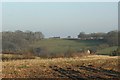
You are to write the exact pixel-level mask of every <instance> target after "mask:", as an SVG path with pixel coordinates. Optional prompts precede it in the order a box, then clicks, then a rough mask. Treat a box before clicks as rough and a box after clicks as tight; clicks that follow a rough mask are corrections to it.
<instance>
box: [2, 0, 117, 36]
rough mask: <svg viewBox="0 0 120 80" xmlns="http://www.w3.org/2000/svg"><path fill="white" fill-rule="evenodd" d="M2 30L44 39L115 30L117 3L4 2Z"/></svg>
mask: <svg viewBox="0 0 120 80" xmlns="http://www.w3.org/2000/svg"><path fill="white" fill-rule="evenodd" d="M2 14H3V15H2V30H3V31H6V30H11V31H14V30H23V31H25V30H31V31H41V32H43V34H44V35H45V37H51V36H61V37H67V36H69V35H70V36H73V37H76V36H77V35H78V34H79V32H81V31H83V32H86V33H91V32H108V31H111V30H116V29H117V28H118V3H117V2H5V3H3V4H2Z"/></svg>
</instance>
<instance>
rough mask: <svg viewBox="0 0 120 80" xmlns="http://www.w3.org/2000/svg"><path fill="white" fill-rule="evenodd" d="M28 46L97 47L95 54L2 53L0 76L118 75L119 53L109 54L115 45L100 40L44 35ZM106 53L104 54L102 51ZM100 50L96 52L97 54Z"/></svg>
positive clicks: (74, 79)
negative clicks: (59, 37) (45, 54)
mask: <svg viewBox="0 0 120 80" xmlns="http://www.w3.org/2000/svg"><path fill="white" fill-rule="evenodd" d="M29 47H33V48H41V49H44V51H45V52H44V51H43V54H44V53H47V55H48V54H51V53H55V54H58V55H59V54H62V53H67V54H68V53H74V54H76V53H78V54H81V52H80V51H81V49H82V50H88V49H96V50H97V52H96V53H95V54H86V53H85V52H84V53H83V52H82V53H83V54H82V55H80V56H72V57H65V56H63V57H54V58H52V57H46V58H43V57H41V56H36V55H31V54H22V55H21V54H11V53H9V54H2V60H3V62H2V75H1V76H2V78H47V79H49V78H52V79H56V78H58V79H65V80H66V79H68V80H79V79H83V80H84V79H85V80H93V79H96V78H97V79H98V80H101V79H102V80H104V79H105V80H106V79H112V80H114V79H118V78H119V76H118V75H120V72H119V70H118V56H109V55H110V54H111V51H113V50H116V49H117V46H113V47H109V46H106V44H105V42H104V41H103V40H77V39H76V40H67V39H43V40H40V41H37V42H36V41H35V42H32V44H30V46H29ZM103 53H105V54H104V55H101V54H103ZM97 54H99V55H97Z"/></svg>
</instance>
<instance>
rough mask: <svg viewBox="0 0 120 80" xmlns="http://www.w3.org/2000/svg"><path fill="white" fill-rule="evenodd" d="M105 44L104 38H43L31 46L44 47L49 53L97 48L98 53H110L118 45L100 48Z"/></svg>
mask: <svg viewBox="0 0 120 80" xmlns="http://www.w3.org/2000/svg"><path fill="white" fill-rule="evenodd" d="M103 44H105V42H104V41H103V40H67V39H43V40H40V41H38V42H35V43H33V44H32V45H31V47H37V48H42V49H44V50H45V51H46V52H49V53H67V52H68V51H71V52H80V51H81V50H87V49H97V50H98V51H99V52H98V54H109V53H110V52H111V51H112V50H115V49H116V48H117V47H111V48H109V47H104V49H101V50H99V49H100V45H103Z"/></svg>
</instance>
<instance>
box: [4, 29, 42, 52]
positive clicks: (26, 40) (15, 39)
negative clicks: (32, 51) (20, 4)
mask: <svg viewBox="0 0 120 80" xmlns="http://www.w3.org/2000/svg"><path fill="white" fill-rule="evenodd" d="M43 38H44V35H43V34H42V32H32V31H25V32H23V31H20V30H16V31H14V32H12V31H3V32H2V51H3V52H15V53H16V52H18V53H20V52H21V53H22V52H25V51H26V50H27V49H28V47H29V45H30V44H31V43H32V42H34V41H37V40H41V39H43Z"/></svg>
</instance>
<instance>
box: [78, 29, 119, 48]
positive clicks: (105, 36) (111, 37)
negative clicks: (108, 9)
mask: <svg viewBox="0 0 120 80" xmlns="http://www.w3.org/2000/svg"><path fill="white" fill-rule="evenodd" d="M119 33H120V31H117V30H114V31H110V32H108V33H90V34H86V33H85V32H80V34H79V35H78V38H80V39H82V40H86V39H102V40H104V41H106V43H107V44H109V45H110V46H117V45H118V37H120V35H118V34H119Z"/></svg>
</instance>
